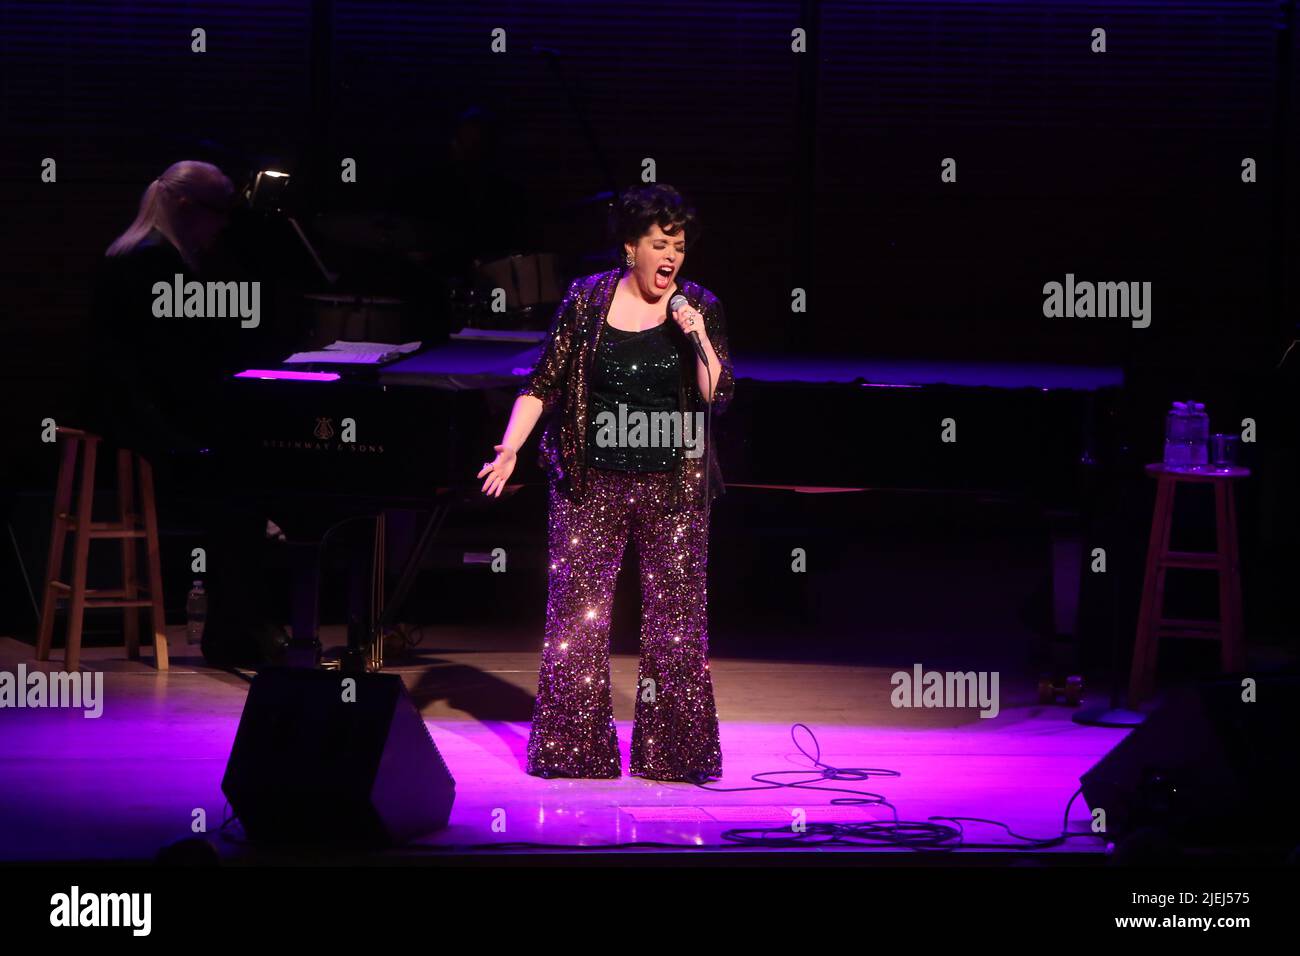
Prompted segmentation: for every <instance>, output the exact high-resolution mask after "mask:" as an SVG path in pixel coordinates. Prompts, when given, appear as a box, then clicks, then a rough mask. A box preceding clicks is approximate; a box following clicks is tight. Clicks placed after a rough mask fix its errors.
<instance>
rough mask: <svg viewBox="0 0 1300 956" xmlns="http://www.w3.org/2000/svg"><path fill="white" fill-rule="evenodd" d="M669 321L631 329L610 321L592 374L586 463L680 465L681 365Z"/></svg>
mask: <svg viewBox="0 0 1300 956" xmlns="http://www.w3.org/2000/svg"><path fill="white" fill-rule="evenodd" d="M667 325H668V323H667V322H666V321H665V322H661V323H660V324H659V325H656V326H653V327H652V328H648V329H642V330H640V331H639V332H629V331H627V330H625V329H618V328H615V327H614V326H612V325H609V324H608V323H606V328H605V334H604V337H603V341H602V342H601V343H600V350H599V352H598V353H597V355H596V365H595V367H594V368H593V369H592V374H591V409H590V418H589V419H588V421H587V464H589V465H591V466H593V467H596V468H610V469H613V470H615V471H671V470H672V469H673V468H674V467H675V466H676V464H677V454H678V448H680V447H681V442H682V437H683V433H682V428H681V420H680V419H679V418H677V412H678V408H677V384H678V379H679V377H680V370H679V368H678V359H677V348H676V346H674V345H673V343H672V341H671V340H669V338H668V329H667ZM673 419H676V423H675V424H676V428H674V427H673V425H674V421H673ZM688 437H689V436H688Z"/></svg>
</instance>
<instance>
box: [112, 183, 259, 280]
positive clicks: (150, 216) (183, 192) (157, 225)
mask: <svg viewBox="0 0 1300 956" xmlns="http://www.w3.org/2000/svg"><path fill="white" fill-rule="evenodd" d="M219 184H223V185H222V188H223V189H224V190H225V192H226V193H227V195H228V194H229V193H230V192H231V191H233V188H234V187H233V186H232V185H231V183H230V180H229V179H227V178H226V174H225V173H223V172H222V171H221V170H220V169H218V168H217V167H216V166H213V165H212V164H211V163H204V162H200V161H199V160H196V159H183V160H181V161H180V162H179V163H173V164H172V165H170V166H168V167H167V169H166V170H164V171H163V174H162V175H161V176H159V177H158V178H157V179H155V180H154V181H153V182H151V183H150V184H149V185H148V186H147V187H146V188H145V191H144V195H143V196H142V197H140V209H139V211H138V212H137V213H136V214H135V221H134V222H132V223H131V225H130V226H128V227H127V229H126V231H125V232H123V233H122V234H121V235H120V236H118V237H117V238H116V239H114V240H113V241H112V242H111V243H110V244H109V247H108V249H107V250H105V252H104V255H106V256H122V255H126V254H127V253H129V252H133V251H134V250H135V249H136V247H137V246H139V245H140V243H142V242H144V240H145V239H146V238H147V237H148V235H149V233H150V232H151V231H152V230H154V229H157V230H158V231H159V232H161V233H162V234H163V235H164V236H166V237H167V239H168V240H169V241H170V242H171V244H172V245H173V246H175V247H176V249H177V251H179V252H180V254H181V258H182V259H184V260H185V264H186V265H188V266H190V267H191V268H192V267H193V266H194V264H195V263H194V254H195V250H193V249H190V248H189V244H188V243H187V242H186V241H185V237H184V234H183V231H182V230H181V229H179V228H178V227H177V221H176V210H177V206H178V199H179V197H181V196H188V197H191V198H195V199H198V198H200V197H201V195H202V194H204V193H207V194H209V195H211V194H212V192H213V187H214V186H217V185H219Z"/></svg>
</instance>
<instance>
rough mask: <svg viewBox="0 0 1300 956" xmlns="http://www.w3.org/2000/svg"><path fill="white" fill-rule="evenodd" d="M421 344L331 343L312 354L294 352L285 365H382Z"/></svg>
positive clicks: (408, 352)
mask: <svg viewBox="0 0 1300 956" xmlns="http://www.w3.org/2000/svg"><path fill="white" fill-rule="evenodd" d="M422 344H423V343H421V342H404V343H403V344H401V345H394V344H391V343H388V342H344V341H342V340H339V341H336V342H332V343H330V344H329V345H327V346H325V348H323V349H318V350H316V351H312V352H294V353H293V354H292V355H290V356H289V357H288V358H287V359H285V360H284V361H285V364H293V365H302V364H308V363H315V364H328V365H383V364H384V363H386V362H391V361H393V360H394V359H397V358H400V357H402V356H403V355H408V354H410V353H411V352H414V351H416V350H417V349H418V348H419V347H420V346H421V345H422Z"/></svg>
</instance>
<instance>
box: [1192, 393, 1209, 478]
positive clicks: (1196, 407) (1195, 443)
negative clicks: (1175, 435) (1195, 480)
mask: <svg viewBox="0 0 1300 956" xmlns="http://www.w3.org/2000/svg"><path fill="white" fill-rule="evenodd" d="M1187 424H1188V436H1187V445H1188V451H1189V454H1190V457H1191V462H1190V463H1191V466H1192V467H1193V468H1202V467H1204V466H1206V465H1208V464H1209V463H1210V416H1209V415H1207V414H1206V413H1205V405H1204V404H1203V403H1201V402H1188V403H1187Z"/></svg>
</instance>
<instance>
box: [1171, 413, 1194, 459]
mask: <svg viewBox="0 0 1300 956" xmlns="http://www.w3.org/2000/svg"><path fill="white" fill-rule="evenodd" d="M1189 421H1190V420H1189V418H1188V409H1187V403H1186V402H1174V407H1173V408H1171V409H1170V410H1169V414H1168V415H1167V416H1165V465H1166V467H1169V468H1187V467H1188V466H1189V465H1191V463H1192V455H1191V448H1190V446H1189V445H1188V437H1189V427H1188V426H1189Z"/></svg>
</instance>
